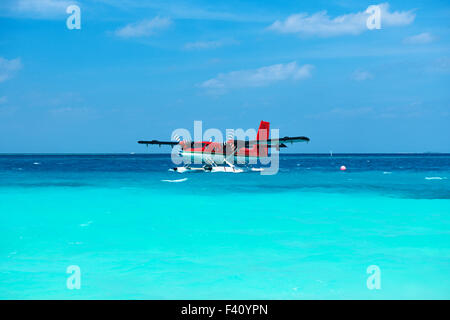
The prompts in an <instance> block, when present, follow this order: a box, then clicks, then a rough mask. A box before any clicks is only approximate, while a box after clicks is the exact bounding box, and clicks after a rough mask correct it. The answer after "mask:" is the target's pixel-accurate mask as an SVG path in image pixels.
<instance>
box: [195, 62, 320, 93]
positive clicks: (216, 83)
mask: <svg viewBox="0 0 450 320" xmlns="http://www.w3.org/2000/svg"><path fill="white" fill-rule="evenodd" d="M313 68H314V67H313V66H312V65H309V64H305V65H302V66H298V65H297V62H295V61H293V62H291V63H286V64H274V65H271V66H267V67H262V68H258V69H252V70H240V71H232V72H229V73H220V74H219V75H218V76H217V77H215V78H212V79H209V80H207V81H204V82H203V83H201V84H200V87H202V88H207V89H220V90H226V89H230V88H242V87H262V86H267V85H269V84H272V83H275V82H278V81H283V80H289V79H291V80H300V79H305V78H308V77H310V76H311V71H312V69H313Z"/></svg>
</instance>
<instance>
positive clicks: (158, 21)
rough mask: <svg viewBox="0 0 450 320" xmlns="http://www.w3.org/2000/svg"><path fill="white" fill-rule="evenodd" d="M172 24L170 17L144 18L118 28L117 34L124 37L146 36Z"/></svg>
mask: <svg viewBox="0 0 450 320" xmlns="http://www.w3.org/2000/svg"><path fill="white" fill-rule="evenodd" d="M171 24H172V21H171V20H170V19H169V18H160V17H155V18H153V19H151V20H143V21H140V22H136V23H130V24H128V25H126V26H125V27H123V28H120V29H117V30H116V32H115V34H116V35H117V36H119V37H122V38H135V37H146V36H151V35H153V34H155V32H156V31H158V30H163V29H167V28H168V27H169V26H170V25H171Z"/></svg>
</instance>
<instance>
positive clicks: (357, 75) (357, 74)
mask: <svg viewBox="0 0 450 320" xmlns="http://www.w3.org/2000/svg"><path fill="white" fill-rule="evenodd" d="M351 78H352V79H353V80H356V81H364V80H370V79H373V75H372V74H371V73H370V72H368V71H363V70H355V71H354V72H353V73H352V75H351Z"/></svg>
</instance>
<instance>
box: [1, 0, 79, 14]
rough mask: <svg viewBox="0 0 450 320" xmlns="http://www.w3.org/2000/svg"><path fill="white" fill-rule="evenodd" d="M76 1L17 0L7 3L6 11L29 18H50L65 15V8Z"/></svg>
mask: <svg viewBox="0 0 450 320" xmlns="http://www.w3.org/2000/svg"><path fill="white" fill-rule="evenodd" d="M71 4H77V1H66V0H17V1H12V2H10V3H9V6H7V7H6V11H7V12H9V13H10V14H13V15H16V16H17V15H24V16H27V17H31V18H52V17H56V16H62V15H66V8H67V7H68V6H69V5H71Z"/></svg>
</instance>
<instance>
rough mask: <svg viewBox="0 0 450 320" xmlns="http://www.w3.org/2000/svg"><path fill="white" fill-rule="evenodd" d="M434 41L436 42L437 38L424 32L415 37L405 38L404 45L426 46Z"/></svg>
mask: <svg viewBox="0 0 450 320" xmlns="http://www.w3.org/2000/svg"><path fill="white" fill-rule="evenodd" d="M434 40H435V37H434V36H433V35H432V34H431V33H428V32H423V33H419V34H416V35H414V36H411V37H407V38H405V39H404V40H403V43H406V44H426V43H430V42H433V41H434Z"/></svg>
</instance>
